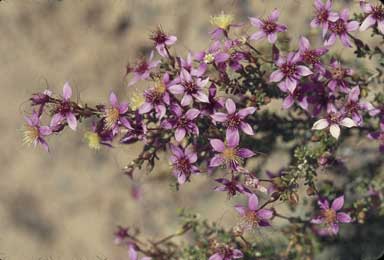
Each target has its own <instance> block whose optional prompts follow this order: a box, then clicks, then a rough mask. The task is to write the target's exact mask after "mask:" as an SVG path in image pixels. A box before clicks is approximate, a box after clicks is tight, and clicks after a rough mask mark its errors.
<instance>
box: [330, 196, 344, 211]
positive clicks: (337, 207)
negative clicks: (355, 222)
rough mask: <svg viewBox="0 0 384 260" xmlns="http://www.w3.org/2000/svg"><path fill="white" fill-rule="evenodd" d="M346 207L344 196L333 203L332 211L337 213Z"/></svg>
mask: <svg viewBox="0 0 384 260" xmlns="http://www.w3.org/2000/svg"><path fill="white" fill-rule="evenodd" d="M343 205H344V195H342V196H340V197H337V198H336V199H335V200H334V201H333V202H332V206H331V207H332V209H334V210H335V211H338V210H340V209H341V208H342V207H343Z"/></svg>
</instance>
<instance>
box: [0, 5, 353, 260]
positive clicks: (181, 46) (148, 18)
mask: <svg viewBox="0 0 384 260" xmlns="http://www.w3.org/2000/svg"><path fill="white" fill-rule="evenodd" d="M337 2H339V3H338V4H339V5H341V4H343V5H345V4H346V2H344V1H337ZM311 6H312V1H307V0H305V1H304V0H301V1H300V0H284V1H283V0H280V1H279V0H273V1H272V0H265V1H261V0H248V1H247V0H220V1H219V0H195V1H187V0H136V1H135V0H110V1H106V0H73V1H70V0H62V1H54V0H3V1H1V2H0V35H1V36H0V37H1V38H0V60H1V67H0V82H1V95H0V100H1V102H0V106H1V108H0V109H1V112H0V118H1V120H0V131H1V137H0V145H1V148H2V149H1V151H0V164H1V179H2V181H1V182H0V202H1V203H0V258H2V259H12V260H13V259H16V260H18V259H40V258H41V259H50V258H49V257H52V259H104V258H108V259H127V257H126V251H125V249H120V248H118V247H117V246H115V245H114V244H113V243H112V239H113V236H112V234H113V232H114V230H115V226H116V225H117V224H121V225H126V224H130V223H134V225H135V226H137V227H140V228H142V229H144V230H145V232H147V233H148V234H151V235H152V236H153V238H160V237H162V236H165V235H167V234H168V233H169V232H171V231H172V230H175V228H176V227H177V226H178V222H177V219H176V210H175V209H176V208H178V207H180V206H185V205H187V206H188V207H190V208H191V209H192V210H193V211H195V212H198V213H200V214H202V216H204V217H210V219H212V220H217V221H221V220H222V219H223V221H225V219H229V220H230V219H232V218H234V216H235V214H234V212H233V210H232V209H231V208H230V206H231V203H226V197H225V195H224V196H223V194H216V193H215V194H212V192H209V190H208V189H200V188H199V190H205V192H199V194H197V192H196V187H197V186H198V187H200V186H207V185H212V182H211V181H208V179H207V178H206V177H204V176H201V177H195V178H194V184H192V185H186V186H184V187H183V188H182V190H181V192H178V193H176V192H174V191H172V189H171V188H168V186H169V184H168V183H169V182H162V183H161V184H160V183H159V182H158V181H156V180H155V178H153V177H152V179H151V178H147V177H145V176H144V177H139V180H142V179H143V178H146V179H149V180H148V181H149V185H147V186H144V187H143V192H142V198H141V199H140V200H139V201H134V200H133V199H132V196H131V188H132V185H133V184H132V182H131V181H129V179H128V178H127V177H126V176H123V175H122V174H121V171H120V169H121V168H122V167H123V166H124V165H125V164H126V163H128V162H129V161H130V160H131V159H132V158H133V157H134V155H135V153H136V151H137V150H138V149H139V145H137V146H130V147H119V148H117V149H114V150H109V149H105V148H104V149H102V150H101V151H100V152H97V153H96V152H93V151H91V150H89V149H88V148H87V146H86V145H85V144H84V142H83V140H82V132H83V131H84V128H80V129H79V131H78V132H77V133H75V132H72V131H66V132H65V133H64V134H63V135H62V136H61V137H56V138H50V139H49V144H50V147H51V149H52V152H51V153H50V154H47V153H45V152H43V151H42V150H41V149H36V150H33V149H32V148H28V147H25V146H23V145H22V142H21V132H20V129H21V127H22V124H23V119H22V112H23V111H24V110H25V109H26V108H27V106H26V104H25V101H26V100H27V99H28V97H29V96H30V95H31V94H32V93H34V92H36V91H41V90H44V89H45V88H46V87H47V86H49V88H50V89H52V90H54V91H55V92H56V93H59V94H60V93H61V89H62V86H63V83H64V82H65V81H66V80H69V81H70V83H71V85H72V86H73V87H74V88H75V89H76V94H77V95H78V96H80V99H81V100H82V101H83V102H87V103H89V104H96V103H97V102H105V101H106V100H107V96H108V94H109V91H110V90H111V89H113V90H115V91H116V92H118V93H119V95H120V96H121V97H124V98H125V99H128V98H129V94H128V92H127V90H126V88H125V86H126V82H125V81H124V79H123V75H124V72H125V65H126V64H127V62H128V61H133V60H134V59H135V58H137V57H138V55H139V54H145V53H148V52H147V50H148V48H149V47H151V43H150V42H149V40H148V35H149V33H150V32H151V31H152V30H153V29H154V28H155V27H156V26H157V25H158V24H161V25H162V27H163V28H164V29H165V31H166V32H169V33H172V34H174V35H177V37H178V39H179V41H178V45H177V47H176V49H177V52H178V53H186V52H187V51H188V50H189V49H191V50H197V49H199V48H204V47H205V46H207V40H208V37H209V36H208V35H207V31H208V30H210V29H211V28H210V25H209V16H210V15H211V14H215V13H219V12H220V11H222V10H224V11H228V12H232V13H234V14H236V15H237V17H238V18H239V20H241V21H245V20H246V17H248V16H257V15H267V14H269V12H270V11H271V10H272V9H273V8H275V7H278V8H279V9H280V10H281V11H282V17H281V21H282V22H284V23H286V24H288V26H289V27H290V36H293V37H296V36H298V35H299V34H301V33H303V32H307V28H308V27H307V25H308V24H309V19H310V15H311V12H312V7H311ZM304 27H305V28H306V29H303V28H304ZM293 44H296V43H293ZM342 51H345V50H342ZM272 160H273V158H272ZM279 167H280V165H277V164H274V165H273V167H272V168H271V170H276V169H278V168H279ZM162 168H163V169H164V170H165V171H167V169H168V168H167V167H166V166H164V167H162ZM154 173H156V172H154ZM134 185H140V184H139V182H137V183H134ZM212 205H215V206H214V207H212Z"/></svg>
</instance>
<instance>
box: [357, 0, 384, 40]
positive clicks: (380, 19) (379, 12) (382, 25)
mask: <svg viewBox="0 0 384 260" xmlns="http://www.w3.org/2000/svg"><path fill="white" fill-rule="evenodd" d="M360 7H361V9H363V11H364V13H366V14H367V16H366V17H365V19H364V21H363V23H362V24H361V26H360V31H365V30H367V29H368V28H369V27H372V26H374V25H375V24H376V23H377V29H378V30H379V31H380V32H381V33H382V34H384V7H383V5H380V4H378V5H376V6H374V5H371V4H369V3H367V2H366V1H360Z"/></svg>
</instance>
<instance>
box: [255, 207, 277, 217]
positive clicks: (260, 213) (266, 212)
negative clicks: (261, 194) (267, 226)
mask: <svg viewBox="0 0 384 260" xmlns="http://www.w3.org/2000/svg"><path fill="white" fill-rule="evenodd" d="M257 216H258V217H259V218H260V219H270V218H272V217H273V211H272V210H270V209H260V210H258V211H257Z"/></svg>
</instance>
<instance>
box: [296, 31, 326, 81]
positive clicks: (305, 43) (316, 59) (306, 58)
mask: <svg viewBox="0 0 384 260" xmlns="http://www.w3.org/2000/svg"><path fill="white" fill-rule="evenodd" d="M299 52H300V56H301V60H302V61H303V62H304V63H306V64H308V65H312V66H313V68H314V69H315V71H316V72H318V73H319V74H324V72H325V68H324V65H323V63H322V62H321V60H320V57H321V56H323V55H324V54H325V53H327V52H328V49H327V48H325V47H321V48H317V49H311V44H310V42H309V40H308V39H307V38H306V37H304V36H301V37H300V40H299Z"/></svg>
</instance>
